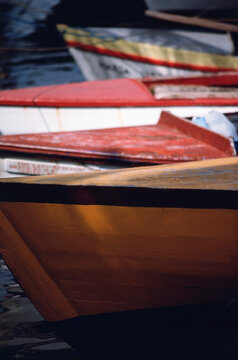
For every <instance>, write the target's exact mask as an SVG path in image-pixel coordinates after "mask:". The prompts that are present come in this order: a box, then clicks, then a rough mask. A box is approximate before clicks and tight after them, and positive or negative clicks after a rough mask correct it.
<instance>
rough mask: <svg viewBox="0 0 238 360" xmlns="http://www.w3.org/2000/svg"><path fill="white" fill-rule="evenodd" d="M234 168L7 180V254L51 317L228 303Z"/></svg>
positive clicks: (0, 245) (224, 164) (3, 227)
mask: <svg viewBox="0 0 238 360" xmlns="http://www.w3.org/2000/svg"><path fill="white" fill-rule="evenodd" d="M237 167H238V161H237V158H233V159H232V158H229V159H221V160H211V161H206V162H205V161H204V162H195V163H188V164H180V165H176V166H162V167H161V166H160V167H157V166H154V167H145V168H134V169H126V170H116V171H115V170H114V171H107V172H100V173H99V172H94V173H91V174H70V175H58V176H49V177H38V178H37V177H35V178H21V179H11V180H10V179H8V180H1V182H0V190H1V202H0V207H1V213H0V252H1V254H2V255H3V257H4V259H5V260H6V262H7V263H8V265H9V266H10V268H11V269H12V271H13V273H14V274H15V276H16V277H17V279H18V280H19V282H20V284H21V285H22V286H23V288H24V289H25V291H26V293H27V294H28V296H29V297H30V298H31V300H32V302H33V303H34V304H35V306H36V307H37V308H38V309H39V311H40V312H41V314H42V315H43V316H44V317H45V318H46V319H47V320H50V321H58V320H63V319H67V318H73V317H76V316H79V315H81V316H84V315H95V314H105V313H114V312H122V311H128V310H136V309H151V308H158V307H162V306H178V305H188V304H200V303H209V302H224V301H229V300H230V299H232V298H233V297H234V296H236V294H237V289H238V275H237V273H238V272H237V269H238V262H237V256H238V242H237V220H238V209H237V204H238V198H237V180H236V179H237V171H238V169H237ZM49 294H50V295H49Z"/></svg>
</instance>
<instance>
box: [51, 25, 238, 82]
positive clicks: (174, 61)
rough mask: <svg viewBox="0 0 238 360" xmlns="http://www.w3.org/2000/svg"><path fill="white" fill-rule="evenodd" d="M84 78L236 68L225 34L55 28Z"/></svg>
mask: <svg viewBox="0 0 238 360" xmlns="http://www.w3.org/2000/svg"><path fill="white" fill-rule="evenodd" d="M57 28H58V30H59V31H60V32H61V34H62V36H63V38H64V40H65V42H66V44H67V46H68V49H69V52H70V53H71V55H72V57H73V59H74V60H75V62H76V64H77V65H78V66H79V68H80V70H81V72H82V73H83V75H84V76H85V79H86V80H104V79H112V78H142V77H145V76H175V75H177V76H183V75H188V74H201V73H204V72H205V73H207V72H219V71H220V72H221V71H224V72H225V71H238V58H237V56H236V55H234V54H233V52H234V45H233V43H232V42H231V37H229V36H227V34H226V33H224V34H223V33H211V32H199V31H191V30H190V31H186V30H176V29H175V30H173V29H172V30H171V29H170V30H164V29H130V28H95V27H94V28H91V27H90V28H72V27H69V26H67V25H64V24H59V25H58V26H57Z"/></svg>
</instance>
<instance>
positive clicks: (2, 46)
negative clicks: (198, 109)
mask: <svg viewBox="0 0 238 360" xmlns="http://www.w3.org/2000/svg"><path fill="white" fill-rule="evenodd" d="M76 2H77V1H72V0H71V1H68V2H66V1H62V2H61V1H59V0H33V1H26V0H24V1H23V0H18V1H15V0H14V1H13V0H11V1H0V89H15V88H21V87H30V86H43V85H51V84H60V83H70V82H78V81H84V78H83V75H82V74H81V72H80V70H79V69H78V67H77V66H76V65H75V64H74V62H73V60H72V58H71V56H70V55H69V53H68V51H67V49H66V48H65V44H64V42H63V40H62V39H61V37H60V35H59V34H58V32H57V31H56V29H55V24H56V23H58V22H66V23H67V22H68V20H70V18H71V15H73V23H75V22H76V21H77V15H76V14H75V9H79V6H78V7H76V5H75V3H76ZM124 2H125V1H124ZM69 3H71V5H74V8H73V9H74V11H73V14H72V13H71V14H70V11H69V7H67V4H69ZM78 3H80V2H79V1H78ZM99 3H100V2H97V4H96V5H95V6H96V9H97V11H94V12H93V13H91V15H92V16H91V18H90V11H89V9H88V8H87V16H88V19H89V20H90V19H91V20H92V22H93V24H95V25H99V24H100V17H99V16H97V14H99V12H100V11H101V12H102V11H103V7H102V6H99ZM133 3H134V4H135V1H134V2H133ZM137 3H138V2H137ZM139 3H140V11H143V10H144V8H143V5H142V1H139ZM101 4H102V3H101ZM108 4H109V2H108ZM113 4H114V2H111V4H110V11H111V12H112V13H113V11H114V15H115V16H116V15H118V14H119V15H120V17H121V16H122V14H121V13H120V11H119V10H120V6H119V5H118V3H117V6H115V4H114V5H113ZM25 5H27V6H28V7H25ZM57 9H58V10H57ZM133 9H134V8H133V7H131V9H130V13H129V14H127V17H126V16H125V22H126V21H129V20H131V18H133V16H134V18H135V19H136V16H135V15H136V14H135V13H133V11H134V10H133ZM129 15H130V16H131V18H129V17H128V16H129ZM79 17H80V12H79ZM80 19H81V23H82V24H83V21H84V20H85V19H84V17H83V15H81V17H80ZM121 19H122V17H121ZM111 20H113V17H112V19H111ZM108 21H109V20H108ZM87 24H88V25H91V24H90V21H89V22H88V23H87ZM234 316H236V315H234ZM237 319H238V317H237ZM237 323H238V320H237ZM224 336H227V334H226V333H225V332H224ZM167 341H168V347H170V342H169V339H167ZM183 341H184V346H185V347H186V341H187V340H186V337H185V338H184V339H183ZM198 344H199V343H198ZM236 344H237V345H236ZM172 346H173V345H171V347H172ZM226 350H227V351H225V355H224V354H223V357H222V358H224V359H234V358H238V324H237V328H235V330H234V331H233V332H232V333H231V334H230V335H229V341H228V344H227V349H226ZM230 350H232V351H230ZM115 351H116V350H115ZM198 353H199V346H198V348H194V349H193V352H192V353H191V354H189V355H188V357H186V358H189V359H191V360H193V359H195V358H196V359H204V358H209V359H213V358H214V359H215V358H220V357H219V356H218V354H217V353H216V355H215V354H214V357H213V354H210V355H209V356H208V357H207V356H206V354H204V352H203V353H202V354H201V355H198V356H197V354H198ZM81 358H82V357H81V356H80V353H79V352H78V351H76V350H74V349H72V348H71V347H70V346H69V345H68V344H66V343H65V342H64V341H63V339H61V338H59V337H58V336H57V334H56V333H54V332H53V330H52V329H51V328H50V326H49V325H48V324H47V323H46V322H45V321H44V320H43V319H42V317H41V316H40V314H39V313H38V312H37V311H36V309H35V308H34V306H33V305H32V304H31V303H30V301H29V299H28V298H27V297H26V296H25V294H24V292H23V291H22V289H21V288H20V287H19V285H18V284H17V283H16V281H15V280H14V278H13V276H12V274H11V272H10V271H9V269H8V268H7V266H6V265H5V263H4V261H3V260H2V258H0V359H1V360H13V359H31V360H54V359H55V360H56V359H57V360H61V359H62V360H72V359H81ZM124 358H126V354H125V356H122V359H124ZM153 358H156V359H164V358H165V356H164V354H163V355H161V354H160V352H159V349H158V355H155V356H154V357H153ZM166 358H168V357H166ZM169 358H170V359H176V360H177V359H179V358H180V354H175V355H173V356H172V355H171V357H169ZM144 359H145V360H147V357H144Z"/></svg>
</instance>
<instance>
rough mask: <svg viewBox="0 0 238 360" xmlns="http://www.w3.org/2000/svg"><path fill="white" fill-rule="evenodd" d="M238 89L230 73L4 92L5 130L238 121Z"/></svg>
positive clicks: (0, 102)
mask: <svg viewBox="0 0 238 360" xmlns="http://www.w3.org/2000/svg"><path fill="white" fill-rule="evenodd" d="M237 85H238V74H237V73H228V74H209V75H203V76H183V77H166V78H161V77H158V78H157V77H153V78H145V79H141V80H139V79H112V80H105V81H92V82H82V83H71V84H62V85H52V86H43V87H35V88H25V89H15V90H5V91H0V131H1V133H2V134H3V135H7V134H17V133H34V132H36V133H39V132H55V131H74V130H88V129H99V128H112V127H121V126H135V125H148V124H156V123H157V122H158V119H159V116H160V113H161V111H162V110H168V111H170V112H172V113H173V114H174V115H177V116H180V117H182V118H184V117H186V118H187V117H193V116H202V115H204V114H205V113H207V112H209V111H210V110H217V111H219V112H221V113H226V114H230V118H231V120H232V121H233V119H236V120H235V121H236V122H237V115H236V113H238V96H237V92H238V90H237ZM191 87H192V88H191ZM232 114H234V116H233V115H232Z"/></svg>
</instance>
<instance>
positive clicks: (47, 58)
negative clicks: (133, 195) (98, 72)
mask: <svg viewBox="0 0 238 360" xmlns="http://www.w3.org/2000/svg"><path fill="white" fill-rule="evenodd" d="M26 3H31V4H30V5H29V8H28V9H25V8H24V5H25V4H26ZM58 3H59V0H53V1H52V0H33V1H31V2H29V1H25V0H22V1H21V0H19V1H0V89H15V88H21V87H30V86H43V85H51V84H61V83H69V82H76V81H83V80H84V78H83V76H82V74H81V73H80V71H79V69H78V67H77V66H76V65H75V64H74V62H73V60H72V58H71V56H70V55H69V53H68V50H67V49H66V48H65V44H64V42H63V40H62V39H61V37H60V35H59V34H58V32H57V31H56V30H55V26H54V23H53V22H51V23H49V22H48V20H47V19H48V17H49V16H51V17H53V15H54V8H52V6H54V5H57V4H58ZM30 8H33V10H30ZM55 22H57V19H55ZM41 48H42V50H40V49H41ZM52 48H56V49H53V50H52ZM79 358H80V355H79V353H78V352H77V351H75V350H73V349H72V348H71V347H70V346H69V345H68V344H66V343H65V342H64V341H63V340H62V339H60V338H59V337H58V336H57V335H56V334H55V333H54V332H53V331H52V329H50V328H49V326H48V325H47V324H46V322H45V321H44V320H43V319H42V317H41V316H40V314H39V313H38V312H37V311H36V309H35V308H34V306H33V305H32V304H31V302H30V301H29V299H28V298H27V297H26V296H25V294H24V292H23V291H22V290H21V288H20V286H19V285H18V284H17V283H16V282H15V280H14V278H13V276H12V274H11V272H10V271H9V269H8V268H7V266H6V265H5V263H4V261H3V260H2V258H0V359H1V360H10V359H31V360H33V359H34V360H38V359H39V360H49V359H51V360H54V359H57V360H61V359H64V360H66V359H67V360H71V359H79Z"/></svg>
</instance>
